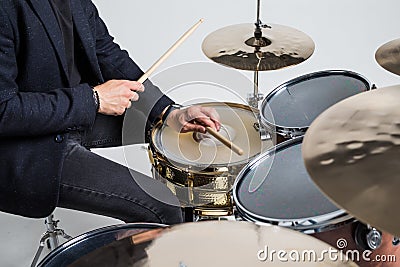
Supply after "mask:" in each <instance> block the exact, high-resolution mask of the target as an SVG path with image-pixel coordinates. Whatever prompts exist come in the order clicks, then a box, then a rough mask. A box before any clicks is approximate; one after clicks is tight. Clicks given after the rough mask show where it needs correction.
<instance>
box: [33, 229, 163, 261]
mask: <svg viewBox="0 0 400 267" xmlns="http://www.w3.org/2000/svg"><path fill="white" fill-rule="evenodd" d="M165 227H166V225H162V224H153V223H130V224H122V225H113V226H108V227H104V228H100V229H96V230H93V231H91V232H88V233H85V234H82V235H80V236H77V237H75V238H73V239H71V240H68V241H67V242H65V243H64V244H62V245H61V246H59V247H58V248H56V249H55V250H53V251H52V252H50V254H49V255H47V256H46V257H45V258H44V259H43V260H42V261H41V262H40V263H39V265H38V267H66V266H68V267H86V266H96V267H102V266H104V267H110V266H114V267H117V266H121V267H122V266H143V265H140V263H141V262H143V261H147V254H146V251H145V248H147V246H148V245H149V244H150V243H151V242H152V241H153V240H154V239H155V238H157V237H158V236H159V235H160V234H161V232H162V231H164V230H165V229H166V228H165ZM136 264H138V265H136Z"/></svg>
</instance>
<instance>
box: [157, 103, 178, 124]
mask: <svg viewBox="0 0 400 267" xmlns="http://www.w3.org/2000/svg"><path fill="white" fill-rule="evenodd" d="M182 107H183V106H182V105H179V104H171V105H169V106H167V107H166V108H165V109H164V111H163V112H162V113H161V121H162V122H163V123H165V122H166V120H167V118H168V116H169V115H170V114H171V112H173V111H174V110H179V109H181V108H182Z"/></svg>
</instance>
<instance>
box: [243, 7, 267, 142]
mask: <svg viewBox="0 0 400 267" xmlns="http://www.w3.org/2000/svg"><path fill="white" fill-rule="evenodd" d="M260 6H261V4H260V0H257V21H256V23H255V25H256V29H255V31H254V38H250V39H249V40H248V41H246V43H247V42H249V43H248V45H250V46H253V47H254V54H255V55H256V56H257V58H258V64H257V68H256V70H255V71H254V90H253V93H250V94H248V96H247V103H248V104H249V106H250V107H252V108H255V109H256V110H259V102H260V101H261V100H262V99H263V95H262V94H260V93H259V92H258V74H259V66H260V63H261V60H262V53H261V52H260V47H263V46H266V45H267V44H266V43H265V41H264V40H263V37H262V31H261V27H269V26H268V25H265V24H263V23H262V22H261V20H260ZM257 119H258V124H257V125H254V127H255V128H256V129H257V130H258V131H259V133H260V137H261V140H262V141H265V140H270V139H271V138H272V137H271V135H270V134H269V133H268V132H267V130H266V129H265V127H264V126H263V124H262V122H261V116H260V112H258V115H257Z"/></svg>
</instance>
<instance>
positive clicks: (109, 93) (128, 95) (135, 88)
mask: <svg viewBox="0 0 400 267" xmlns="http://www.w3.org/2000/svg"><path fill="white" fill-rule="evenodd" d="M93 90H95V91H97V93H98V95H99V100H100V101H99V102H100V103H99V111H98V112H99V113H101V114H104V115H114V116H117V115H122V114H123V113H124V112H125V110H126V109H127V108H130V107H131V105H132V103H131V101H137V100H138V99H139V94H138V93H137V92H143V91H144V86H143V84H141V83H139V82H136V81H128V80H110V81H107V82H105V83H103V84H100V85H97V86H95V87H94V88H93Z"/></svg>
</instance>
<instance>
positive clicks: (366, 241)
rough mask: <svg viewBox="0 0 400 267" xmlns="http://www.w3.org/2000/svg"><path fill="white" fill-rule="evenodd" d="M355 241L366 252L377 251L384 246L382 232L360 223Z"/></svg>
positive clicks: (355, 234)
mask: <svg viewBox="0 0 400 267" xmlns="http://www.w3.org/2000/svg"><path fill="white" fill-rule="evenodd" d="M354 239H355V241H356V244H357V246H359V247H360V248H362V249H364V250H376V249H377V248H379V247H380V246H381V244H382V232H381V231H379V230H377V229H376V228H374V227H371V226H370V225H365V224H363V223H360V222H358V225H357V226H356V230H355V233H354Z"/></svg>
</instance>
